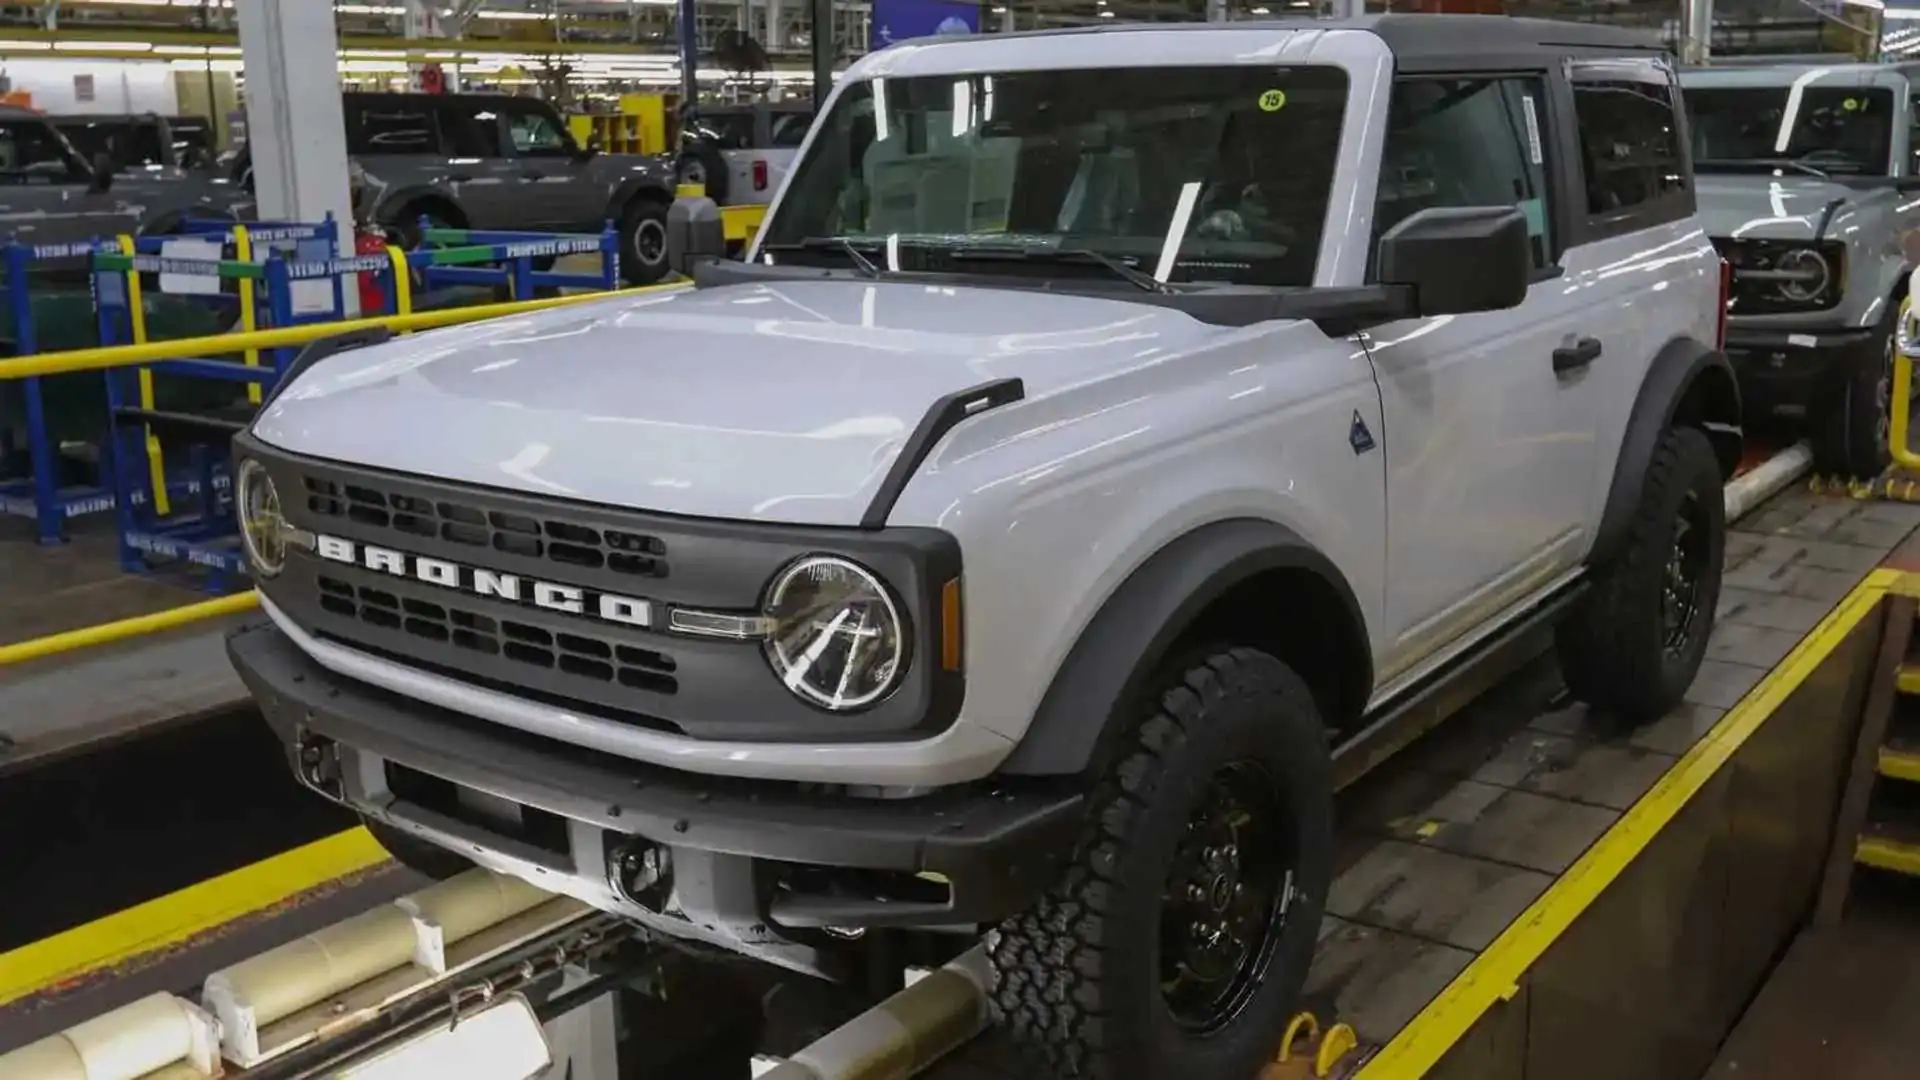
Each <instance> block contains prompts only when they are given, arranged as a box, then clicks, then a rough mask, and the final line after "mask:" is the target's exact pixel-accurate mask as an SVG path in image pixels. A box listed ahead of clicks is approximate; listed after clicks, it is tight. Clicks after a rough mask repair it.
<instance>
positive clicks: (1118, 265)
mask: <svg viewBox="0 0 1920 1080" xmlns="http://www.w3.org/2000/svg"><path fill="white" fill-rule="evenodd" d="M952 257H953V258H954V259H956V260H959V259H981V260H991V259H1005V260H1008V261H1015V260H1020V261H1028V262H1085V263H1092V264H1093V265H1095V266H1098V267H1102V268H1104V269H1106V270H1108V271H1111V272H1112V273H1113V275H1114V276H1115V277H1118V278H1120V279H1121V280H1123V281H1126V282H1129V283H1131V284H1133V285H1136V286H1139V287H1140V288H1142V289H1144V290H1146V291H1147V292H1156V293H1170V292H1174V291H1176V290H1175V289H1174V288H1173V286H1171V285H1168V284H1167V283H1166V282H1164V281H1161V280H1160V279H1159V278H1156V277H1154V276H1153V275H1152V274H1148V273H1145V272H1143V271H1141V270H1138V269H1136V268H1134V267H1131V266H1128V265H1127V264H1126V263H1124V262H1121V261H1120V260H1119V259H1116V258H1114V257H1113V256H1111V255H1105V254H1102V253H1100V252H1098V251H1093V250H1091V249H1089V248H1031V247H991V246H987V247H963V248H960V249H958V250H956V251H954V252H953V253H952Z"/></svg>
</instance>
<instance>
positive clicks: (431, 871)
mask: <svg viewBox="0 0 1920 1080" xmlns="http://www.w3.org/2000/svg"><path fill="white" fill-rule="evenodd" d="M360 820H361V823H362V824H364V825H366V827H367V831H368V832H370V833H372V834H373V838H374V839H375V840H378V841H379V842H380V846H381V847H383V848H386V849H387V854H389V855H391V856H393V859H394V861H395V862H397V863H399V864H400V865H401V866H404V867H406V868H407V869H409V870H412V871H414V872H415V873H417V874H421V875H423V876H425V877H428V878H431V879H433V880H434V881H445V880H447V879H448V878H451V877H458V876H459V875H461V874H463V873H465V872H467V871H468V870H471V869H473V862H472V861H471V860H469V859H467V858H465V857H463V856H461V855H459V854H457V853H455V852H452V851H448V850H447V849H446V848H443V847H441V846H439V845H438V844H430V843H428V842H427V841H425V840H422V839H420V838H419V837H417V836H414V835H412V834H410V833H405V832H402V831H400V830H399V829H396V828H394V827H393V826H391V825H389V824H387V823H386V822H384V821H376V820H375V819H373V818H370V817H365V816H362V817H361V819H360Z"/></svg>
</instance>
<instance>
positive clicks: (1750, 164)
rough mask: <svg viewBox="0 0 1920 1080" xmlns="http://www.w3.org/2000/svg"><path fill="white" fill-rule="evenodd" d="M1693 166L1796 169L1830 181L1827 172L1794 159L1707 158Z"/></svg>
mask: <svg viewBox="0 0 1920 1080" xmlns="http://www.w3.org/2000/svg"><path fill="white" fill-rule="evenodd" d="M1693 165H1694V168H1700V167H1701V166H1705V167H1707V168H1709V169H1794V170H1797V171H1799V172H1801V173H1804V174H1805V175H1807V176H1817V177H1819V178H1820V179H1822V180H1826V179H1829V176H1828V174H1827V172H1826V170H1824V169H1819V168H1815V167H1814V166H1812V165H1809V164H1807V163H1806V162H1804V161H1796V160H1795V159H1793V158H1706V159H1703V160H1701V161H1696V162H1694V163H1693Z"/></svg>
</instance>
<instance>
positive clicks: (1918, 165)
mask: <svg viewBox="0 0 1920 1080" xmlns="http://www.w3.org/2000/svg"><path fill="white" fill-rule="evenodd" d="M1907 175H1908V176H1920V92H1915V93H1913V94H1910V95H1909V96H1908V99H1907Z"/></svg>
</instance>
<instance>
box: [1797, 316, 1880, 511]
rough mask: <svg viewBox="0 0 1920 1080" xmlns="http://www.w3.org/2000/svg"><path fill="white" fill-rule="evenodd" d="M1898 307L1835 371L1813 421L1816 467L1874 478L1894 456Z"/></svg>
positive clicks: (1847, 475)
mask: <svg viewBox="0 0 1920 1080" xmlns="http://www.w3.org/2000/svg"><path fill="white" fill-rule="evenodd" d="M1899 311H1900V308H1899V305H1897V304H1896V305H1893V306H1892V307H1891V308H1890V309H1889V313H1888V314H1887V316H1886V317H1885V318H1883V319H1881V320H1880V325H1879V326H1878V327H1876V328H1875V329H1874V333H1873V336H1872V337H1871V338H1868V339H1867V340H1866V341H1864V342H1862V343H1861V344H1860V345H1858V346H1856V347H1854V348H1852V349H1849V350H1848V351H1847V355H1846V356H1844V357H1842V358H1841V360H1840V362H1839V365H1838V366H1837V367H1836V369H1835V370H1834V372H1833V375H1834V379H1833V383H1832V385H1831V386H1829V387H1828V388H1827V391H1826V393H1825V395H1824V396H1822V397H1821V398H1820V399H1819V400H1820V401H1821V402H1822V406H1821V414H1820V416H1819V417H1818V418H1817V419H1816V420H1815V421H1814V424H1815V427H1814V431H1813V467H1814V470H1815V471H1816V472H1818V473H1821V474H1822V475H1827V476H1839V477H1845V478H1848V479H1855V480H1871V479H1873V478H1874V477H1876V476H1879V475H1880V474H1881V473H1882V472H1885V471H1886V468H1887V465H1888V464H1890V463H1891V462H1892V460H1893V452H1892V450H1891V449H1890V447H1889V443H1888V431H1889V428H1890V426H1891V416H1892V413H1891V403H1892V401H1893V397H1892V394H1893V344H1894V328H1895V325H1896V323H1897V321H1898V319H1899Z"/></svg>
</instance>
